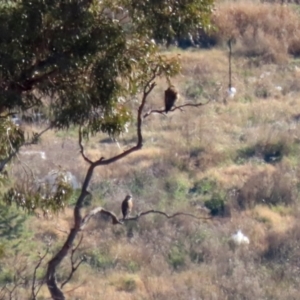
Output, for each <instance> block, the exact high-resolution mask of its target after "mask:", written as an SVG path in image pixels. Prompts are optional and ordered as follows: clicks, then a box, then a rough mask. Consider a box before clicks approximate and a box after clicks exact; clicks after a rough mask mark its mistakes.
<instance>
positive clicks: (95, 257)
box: [84, 250, 115, 270]
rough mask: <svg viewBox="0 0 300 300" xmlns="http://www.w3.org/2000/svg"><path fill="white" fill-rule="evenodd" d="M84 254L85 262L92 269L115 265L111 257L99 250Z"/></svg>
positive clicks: (103, 268) (107, 267)
mask: <svg viewBox="0 0 300 300" xmlns="http://www.w3.org/2000/svg"><path fill="white" fill-rule="evenodd" d="M84 255H85V256H86V262H87V263H88V264H89V265H90V266H91V267H92V268H94V269H98V270H106V269H109V268H113V267H114V265H115V262H114V260H113V258H112V257H110V256H109V255H108V254H107V253H105V252H102V251H99V250H94V251H92V252H89V253H86V254H84Z"/></svg>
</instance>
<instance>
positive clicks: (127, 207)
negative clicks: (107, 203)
mask: <svg viewBox="0 0 300 300" xmlns="http://www.w3.org/2000/svg"><path fill="white" fill-rule="evenodd" d="M132 206H133V203H132V197H131V195H127V196H126V198H125V199H124V200H123V202H122V207H121V208H122V214H123V219H126V217H128V215H129V214H130V212H131V210H132Z"/></svg>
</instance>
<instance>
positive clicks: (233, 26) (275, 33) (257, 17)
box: [213, 1, 300, 63]
mask: <svg viewBox="0 0 300 300" xmlns="http://www.w3.org/2000/svg"><path fill="white" fill-rule="evenodd" d="M213 22H214V24H215V26H216V27H217V29H218V30H217V32H216V33H215V34H214V35H215V39H216V40H218V41H219V42H224V41H227V40H228V39H229V38H235V39H236V41H237V49H236V52H238V53H241V54H243V55H246V56H248V57H253V56H254V57H255V56H260V61H261V62H262V61H264V62H276V63H283V62H286V61H287V59H288V54H292V55H299V50H300V48H299V47H300V36H299V34H298V32H299V25H300V23H299V16H298V15H297V13H296V12H295V10H294V9H292V8H291V7H290V6H283V5H280V4H270V3H260V2H256V3H255V2H253V1H238V2H222V3H220V4H218V5H217V9H216V12H215V14H214V17H213Z"/></svg>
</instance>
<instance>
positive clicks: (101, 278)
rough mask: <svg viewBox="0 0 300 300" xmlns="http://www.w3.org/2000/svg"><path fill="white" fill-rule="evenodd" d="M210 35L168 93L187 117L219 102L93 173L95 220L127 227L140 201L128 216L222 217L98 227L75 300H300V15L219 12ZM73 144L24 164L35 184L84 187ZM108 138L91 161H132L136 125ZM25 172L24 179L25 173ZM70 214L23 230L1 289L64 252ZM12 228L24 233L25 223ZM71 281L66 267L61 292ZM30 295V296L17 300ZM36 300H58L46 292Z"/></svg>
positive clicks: (234, 5)
mask: <svg viewBox="0 0 300 300" xmlns="http://www.w3.org/2000/svg"><path fill="white" fill-rule="evenodd" d="M213 23H214V25H215V26H216V27H217V28H219V30H217V31H214V32H213V33H211V38H212V39H214V41H215V42H216V45H215V46H214V47H212V48H210V49H188V50H185V51H183V50H178V49H176V48H172V49H169V50H168V51H167V52H166V54H167V55H170V56H172V55H177V54H179V55H180V57H181V63H182V71H181V74H180V75H179V76H177V77H176V78H174V79H173V80H172V83H173V84H175V85H176V86H177V87H178V89H179V91H180V94H181V100H180V101H181V103H187V102H193V103H198V102H202V103H206V102H208V101H209V102H208V103H207V104H205V105H203V106H201V107H199V108H192V109H191V108H185V109H184V111H176V112H174V113H168V115H166V116H165V115H152V116H150V117H148V118H147V119H146V120H145V123H144V139H145V143H144V148H143V149H142V150H141V151H139V152H136V153H134V154H132V155H130V156H128V157H127V158H125V159H123V160H121V161H119V162H118V163H115V164H113V165H109V166H106V167H101V168H99V169H97V171H96V173H95V174H94V177H93V180H92V183H91V186H90V191H91V193H92V195H93V197H92V200H91V203H89V206H86V208H85V211H89V210H90V209H91V208H94V207H96V206H99V205H102V206H104V207H105V208H107V209H109V210H112V211H114V212H115V213H116V214H117V215H119V216H120V217H121V210H120V205H121V201H122V200H123V199H124V197H125V195H126V194H127V193H129V192H130V193H132V195H133V200H134V208H133V212H132V215H135V214H136V213H138V212H140V211H145V210H148V209H151V208H153V209H160V210H162V211H165V212H168V213H175V212H178V211H181V212H187V213H192V214H195V215H198V216H207V214H208V213H207V212H206V210H205V209H204V206H207V207H210V208H211V207H214V208H216V209H217V212H216V213H215V215H214V217H213V218H212V219H210V220H195V219H193V218H189V217H187V216H180V217H177V218H174V219H170V220H168V219H166V218H164V217H163V216H158V215H147V216H145V217H143V218H141V219H140V220H139V221H138V222H129V223H126V225H124V226H120V225H116V226H112V225H111V223H110V222H109V221H108V220H105V219H103V218H101V217H97V218H94V219H93V220H92V221H91V222H90V223H89V225H88V227H87V228H86V230H85V231H84V232H83V235H84V238H83V242H82V244H81V245H80V247H79V249H78V251H77V253H76V255H77V257H78V258H80V257H84V263H83V264H82V265H81V266H80V267H79V269H78V270H77V272H76V273H75V274H74V276H73V278H72V280H71V281H70V282H69V283H68V284H67V285H66V286H65V287H64V289H63V290H64V291H65V293H66V297H67V299H74V300H75V299H85V300H92V299H110V300H142V299H150V300H152V299H153V300H169V299H172V300H177V299H178V300H181V299H195V300H196V299H197V300H198V299H199V300H200V299H204V300H214V299H215V300H220V299H222V300H235V299H236V300H241V299H247V300H248V299H249V300H252V299H299V292H300V288H299V286H300V268H299V261H300V225H299V222H298V218H299V216H300V202H299V192H300V179H299V175H300V156H299V151H300V124H299V120H300V117H299V116H300V60H299V57H298V55H299V54H300V9H299V6H298V4H297V3H294V2H292V3H288V4H284V5H281V4H280V3H278V4H277V3H275V2H271V1H270V2H265V3H262V2H258V1H248V2H247V1H219V2H217V3H216V11H215V13H214V16H213ZM229 37H234V38H235V43H234V45H233V58H232V74H233V77H232V84H233V86H234V87H235V88H236V90H237V93H236V95H235V96H234V98H227V99H226V103H225V102H224V99H225V98H226V97H227V96H226V95H227V94H226V91H227V87H228V49H227V46H226V41H227V39H228V38H229ZM166 85H167V83H166V82H165V81H164V80H160V81H158V82H157V87H156V88H155V89H154V91H153V93H152V94H151V95H150V97H149V101H148V104H147V108H146V109H145V111H147V110H149V109H151V108H162V107H163V91H164V89H165V88H166ZM28 130H30V127H28ZM76 130H77V129H72V130H69V131H68V132H67V133H64V134H61V133H58V132H54V131H51V132H47V133H46V134H45V135H44V136H43V139H42V142H41V144H39V145H35V146H31V147H30V149H27V150H42V151H45V153H46V156H47V159H46V160H43V159H41V158H40V157H38V156H30V157H29V156H26V157H25V156H20V157H21V158H22V161H23V162H24V161H25V162H26V164H27V165H28V166H30V168H31V170H32V171H33V173H34V174H35V175H36V176H44V175H45V174H47V173H48V172H49V171H50V170H52V169H55V168H57V167H58V166H61V167H62V168H64V169H65V170H68V171H71V172H72V173H73V174H74V175H75V176H76V177H77V178H78V179H79V180H80V181H81V180H82V179H83V178H84V175H85V172H86V170H87V165H86V163H85V162H84V160H83V159H82V158H81V156H80V153H79V147H78V141H77V137H76ZM105 138H106V137H105V136H104V135H103V136H96V137H93V138H91V139H90V140H89V141H88V142H87V143H86V144H85V148H86V153H87V155H88V156H89V157H90V158H91V159H98V158H100V157H101V156H104V157H109V156H112V155H114V154H118V153H120V151H123V150H124V149H127V148H128V147H129V146H130V145H132V144H133V143H134V141H135V124H134V123H133V124H131V127H130V128H129V132H128V133H126V134H124V135H122V136H121V137H120V138H119V139H118V142H119V145H120V148H119V147H118V145H117V144H116V143H114V142H111V143H107V142H103V140H104V139H105ZM16 170H18V172H22V169H21V168H20V162H18V160H16V161H15V171H16ZM20 170H21V171H20ZM22 176H23V175H22ZM73 205H74V201H73V202H71V203H70V204H69V205H68V207H66V209H65V210H64V211H63V212H61V213H59V214H58V215H49V216H48V217H47V218H43V217H40V218H38V217H37V216H24V218H23V219H22V229H20V230H16V231H15V232H14V233H13V234H15V238H14V239H13V240H9V241H8V242H7V243H8V246H7V247H6V249H10V247H11V249H13V251H11V250H10V252H9V253H7V254H6V256H5V257H6V258H5V260H3V262H1V265H2V266H1V268H0V270H1V273H2V275H1V274H0V283H3V282H5V280H8V278H10V277H12V274H17V273H18V270H19V268H21V267H22V266H26V268H25V267H24V269H26V272H27V273H26V276H28V278H30V276H31V275H32V272H33V269H34V266H35V262H36V261H37V259H38V251H41V252H43V251H44V249H45V248H46V244H47V243H48V242H49V241H50V240H51V246H50V252H49V254H48V256H47V258H50V257H51V254H53V253H54V252H55V251H56V250H57V249H59V246H60V245H62V243H63V242H64V240H65V238H66V235H67V232H68V230H69V229H70V228H71V226H72V225H73V224H72V222H73V216H72V209H73V207H74V206H73ZM15 212H16V211H15V210H13V212H11V214H14V213H15ZM0 221H1V220H0ZM1 222H2V221H1ZM11 222H12V223H11V224H12V225H11V226H16V228H17V225H18V220H17V219H16V220H15V219H13V218H12V219H11ZM0 224H1V223H0ZM239 229H240V230H242V232H243V233H244V234H245V235H246V236H247V237H248V238H249V241H250V243H249V244H248V245H241V246H239V247H235V246H232V244H231V243H230V238H231V236H232V234H234V233H235V232H236V231H237V230H239ZM0 238H2V237H0ZM0 241H1V239H0ZM12 252H15V254H14V255H12V254H11V253H12ZM16 262H17V263H16ZM46 262H47V261H46V260H45V261H44V263H43V266H45V265H46ZM69 271H70V258H69V257H67V259H65V260H64V262H63V264H62V265H61V267H60V269H59V272H58V279H59V280H60V281H63V280H64V279H66V277H67V276H68V274H69ZM20 272H21V271H20ZM22 272H25V271H22ZM43 272H44V271H43V270H40V272H39V273H38V278H42V275H43ZM28 293H30V291H29V288H25V287H24V288H22V289H20V291H19V298H18V299H28V298H26V297H27V296H26V295H27V294H28ZM38 299H40V300H42V299H49V293H48V291H47V288H46V286H43V287H42V289H41V292H40V294H39V298H38Z"/></svg>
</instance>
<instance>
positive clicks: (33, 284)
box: [31, 248, 49, 299]
mask: <svg viewBox="0 0 300 300" xmlns="http://www.w3.org/2000/svg"><path fill="white" fill-rule="evenodd" d="M48 252H49V248H47V250H46V252H45V254H44V255H43V256H40V259H39V261H38V263H37V264H36V266H35V268H34V272H33V280H32V285H31V296H32V299H36V296H37V295H38V293H39V291H40V289H41V287H42V285H43V283H44V280H45V279H43V280H42V282H41V283H40V286H39V287H38V289H37V291H35V289H36V287H37V286H36V285H35V282H36V272H37V270H38V268H39V267H40V265H41V263H42V262H43V260H44V259H45V257H46V255H47V254H48Z"/></svg>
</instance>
